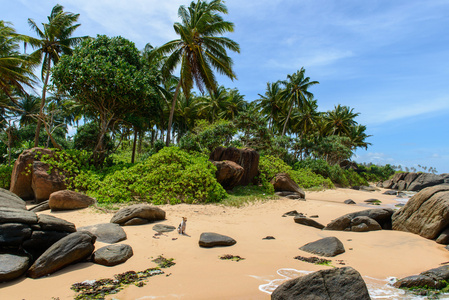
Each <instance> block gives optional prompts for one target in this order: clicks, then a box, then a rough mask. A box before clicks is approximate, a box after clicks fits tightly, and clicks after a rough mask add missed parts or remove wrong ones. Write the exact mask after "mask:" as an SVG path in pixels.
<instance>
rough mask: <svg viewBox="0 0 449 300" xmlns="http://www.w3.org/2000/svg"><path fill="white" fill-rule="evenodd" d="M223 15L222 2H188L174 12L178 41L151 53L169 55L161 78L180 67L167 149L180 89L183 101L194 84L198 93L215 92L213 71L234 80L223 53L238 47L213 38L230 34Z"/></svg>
mask: <svg viewBox="0 0 449 300" xmlns="http://www.w3.org/2000/svg"><path fill="white" fill-rule="evenodd" d="M227 12H228V9H227V8H226V6H225V5H224V4H223V1H222V0H212V1H211V2H207V1H201V0H198V1H197V2H194V1H192V2H191V3H190V6H189V7H185V6H184V5H182V6H181V7H179V10H178V16H179V17H180V18H181V23H178V22H177V23H175V24H174V26H173V27H174V29H175V32H176V33H177V34H178V35H179V39H176V40H173V41H170V42H168V43H166V44H164V45H163V46H161V47H159V48H156V49H155V51H152V52H151V53H153V55H168V54H169V56H168V57H167V59H166V60H165V63H164V66H163V68H162V72H163V75H164V76H165V77H169V75H171V74H172V73H173V72H174V70H175V69H176V68H177V67H178V65H181V68H180V76H179V83H178V85H177V86H176V90H175V93H174V96H173V101H172V105H171V110H170V115H169V120H168V128H167V140H166V145H167V146H168V145H169V144H170V133H171V126H172V122H173V114H174V110H175V106H176V99H177V97H178V94H179V90H180V88H181V87H182V90H183V92H184V94H185V95H186V97H187V98H188V94H189V93H190V90H191V89H192V87H193V85H194V83H195V84H196V86H197V87H198V88H199V90H200V91H201V92H202V93H203V92H204V91H205V90H207V91H215V90H216V86H217V81H216V78H215V75H214V72H213V69H215V70H217V71H218V73H220V74H223V75H226V76H228V77H229V78H231V79H235V78H236V75H235V73H234V71H233V70H232V64H233V62H232V59H231V58H230V57H229V56H228V55H227V51H226V49H229V50H231V51H234V52H240V46H239V45H238V44H237V43H236V42H234V41H233V40H231V39H229V38H226V37H219V36H217V35H221V34H223V33H226V32H232V31H234V24H233V23H232V22H228V21H224V20H223V18H222V16H221V15H220V14H227Z"/></svg>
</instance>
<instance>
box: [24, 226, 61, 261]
mask: <svg viewBox="0 0 449 300" xmlns="http://www.w3.org/2000/svg"><path fill="white" fill-rule="evenodd" d="M69 234H70V232H65V231H40V230H34V231H33V232H32V233H31V236H30V238H29V239H27V240H25V241H23V243H22V247H23V248H24V249H25V250H26V251H27V252H28V253H30V254H31V255H32V256H33V258H34V259H36V258H38V257H39V256H41V255H42V254H43V253H44V252H45V251H46V250H47V249H48V248H50V247H51V245H53V244H54V243H56V242H57V241H59V240H60V239H62V238H64V237H66V236H68V235H69Z"/></svg>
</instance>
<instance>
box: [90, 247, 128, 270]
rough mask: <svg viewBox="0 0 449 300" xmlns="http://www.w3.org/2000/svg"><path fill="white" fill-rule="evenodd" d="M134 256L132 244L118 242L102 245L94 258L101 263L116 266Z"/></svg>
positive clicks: (97, 262)
mask: <svg viewBox="0 0 449 300" xmlns="http://www.w3.org/2000/svg"><path fill="white" fill-rule="evenodd" d="M131 256H133V249H132V248H131V246H130V245H126V244H116V245H109V246H105V247H102V248H100V249H98V250H97V251H95V252H94V254H93V255H92V260H93V261H94V262H95V263H96V264H99V265H103V266H109V267H110V266H115V265H119V264H122V263H124V262H125V261H127V260H128V259H129V258H130V257H131Z"/></svg>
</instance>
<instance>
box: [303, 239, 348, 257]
mask: <svg viewBox="0 0 449 300" xmlns="http://www.w3.org/2000/svg"><path fill="white" fill-rule="evenodd" d="M299 250H302V251H306V252H309V253H312V254H316V255H321V256H326V257H333V256H336V255H338V254H341V253H344V252H345V247H344V246H343V243H342V242H341V241H340V240H339V239H337V238H336V237H333V236H331V237H327V238H323V239H320V240H317V241H315V242H311V243H308V244H305V245H304V246H302V247H300V248H299Z"/></svg>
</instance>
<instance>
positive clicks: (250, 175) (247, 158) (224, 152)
mask: <svg viewBox="0 0 449 300" xmlns="http://www.w3.org/2000/svg"><path fill="white" fill-rule="evenodd" d="M209 158H210V160H213V161H223V160H229V161H233V162H235V163H237V164H238V165H240V166H241V167H243V169H244V173H243V176H242V178H241V179H240V182H239V183H238V185H248V184H250V183H255V177H256V176H257V175H258V174H259V153H257V151H255V150H253V149H249V148H246V149H237V148H234V147H229V148H224V147H217V148H215V149H214V151H213V152H212V153H211V154H210V157H209Z"/></svg>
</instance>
